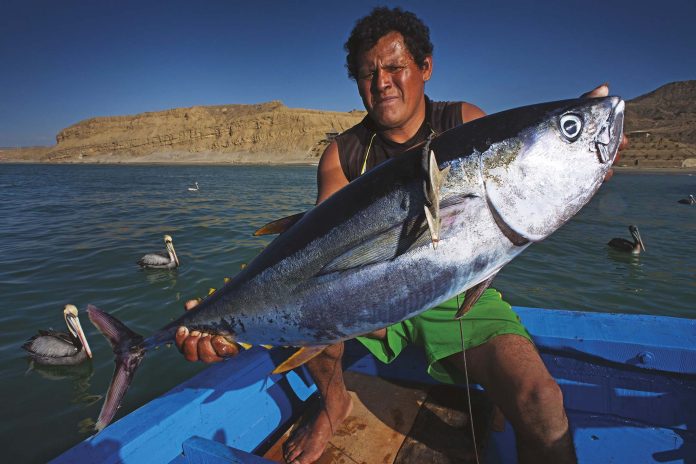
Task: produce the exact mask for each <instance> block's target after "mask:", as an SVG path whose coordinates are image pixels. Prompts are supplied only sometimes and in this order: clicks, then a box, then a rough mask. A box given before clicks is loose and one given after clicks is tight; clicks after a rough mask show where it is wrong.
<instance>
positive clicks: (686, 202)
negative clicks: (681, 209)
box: [679, 195, 696, 205]
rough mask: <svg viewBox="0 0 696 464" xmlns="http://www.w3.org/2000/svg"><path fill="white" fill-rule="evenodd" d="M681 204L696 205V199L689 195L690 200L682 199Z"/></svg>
mask: <svg viewBox="0 0 696 464" xmlns="http://www.w3.org/2000/svg"><path fill="white" fill-rule="evenodd" d="M679 203H681V204H683V205H696V197H694V196H693V195H689V198H682V199H681V200H679Z"/></svg>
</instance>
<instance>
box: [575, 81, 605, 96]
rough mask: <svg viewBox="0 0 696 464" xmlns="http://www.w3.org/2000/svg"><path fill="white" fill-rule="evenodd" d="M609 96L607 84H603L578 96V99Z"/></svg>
mask: <svg viewBox="0 0 696 464" xmlns="http://www.w3.org/2000/svg"><path fill="white" fill-rule="evenodd" d="M607 95H609V84H607V83H604V84H602V85H599V86H597V87H595V88H594V89H592V90H590V91H589V92H586V93H583V94H582V95H580V98H599V97H606V96H607Z"/></svg>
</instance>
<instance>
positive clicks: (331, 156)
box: [176, 8, 609, 464]
mask: <svg viewBox="0 0 696 464" xmlns="http://www.w3.org/2000/svg"><path fill="white" fill-rule="evenodd" d="M345 49H346V51H347V52H348V55H347V57H346V60H347V68H348V74H349V76H350V77H351V78H352V79H353V80H355V82H356V83H357V87H358V92H359V93H360V96H361V98H362V100H363V104H364V105H365V108H366V110H367V113H368V114H367V116H366V117H365V119H364V120H363V121H362V122H360V123H359V124H357V125H356V126H354V127H352V128H351V129H349V130H347V131H345V132H344V133H342V134H340V135H339V136H337V137H336V138H335V139H334V141H332V142H331V144H330V145H329V146H328V147H327V148H326V150H325V151H324V153H323V155H322V157H321V160H320V162H319V167H318V175H317V182H318V195H317V203H321V202H322V201H324V200H325V199H327V198H328V197H329V196H331V195H332V194H334V193H335V192H337V191H338V190H340V189H341V188H343V187H344V186H346V185H347V184H348V183H349V182H351V181H352V180H354V179H356V178H357V177H359V176H360V175H361V174H363V173H364V172H365V171H367V170H369V169H372V168H373V167H375V166H376V165H378V164H379V163H381V162H383V161H385V160H387V159H389V158H391V157H394V156H398V155H399V154H401V153H403V152H405V151H406V150H408V149H409V148H411V147H413V146H414V145H417V144H419V143H422V142H425V141H426V140H427V139H428V138H429V137H431V136H434V135H437V134H439V133H441V132H443V131H446V130H447V129H450V128H452V127H455V126H457V125H460V124H462V123H466V122H469V121H472V120H474V119H477V118H480V117H482V116H484V115H485V114H484V112H483V111H482V110H481V109H480V108H478V107H477V106H475V105H473V104H471V103H465V102H435V101H431V100H430V99H429V98H428V97H427V96H426V95H425V83H426V82H427V81H428V80H429V79H430V77H431V75H432V72H433V57H432V53H433V45H432V43H431V42H430V36H429V29H428V27H427V26H426V25H425V24H424V23H423V22H422V21H421V20H420V19H419V18H417V17H416V16H415V15H414V14H413V13H410V12H406V11H402V10H401V9H399V8H394V9H389V8H375V9H374V10H373V11H372V12H371V14H370V15H368V16H366V17H364V18H362V19H360V20H359V21H358V22H357V23H356V26H355V28H354V29H353V31H352V33H351V35H350V37H349V39H348V41H347V42H346V44H345ZM608 91H609V89H608V87H607V86H606V85H602V86H600V87H598V88H596V89H594V90H593V91H592V92H589V93H588V94H586V95H585V96H587V97H600V96H606V95H607V94H608ZM462 298H463V297H461V296H460V297H458V298H454V299H452V300H450V301H447V302H444V303H442V304H441V305H440V306H437V307H435V308H432V309H430V310H428V311H425V312H423V313H421V314H420V315H418V316H416V317H414V318H412V319H409V320H406V321H403V322H400V323H398V324H395V325H393V326H390V327H387V328H384V329H381V330H378V331H376V332H374V333H371V334H368V335H366V336H364V337H358V340H359V341H360V342H361V343H362V344H363V345H365V347H366V348H367V349H368V350H369V351H370V352H371V353H372V354H373V355H374V356H375V357H376V358H378V359H379V360H380V361H383V362H387V363H388V362H391V361H392V360H394V359H395V358H396V357H397V356H398V355H399V353H400V352H401V351H402V349H403V348H404V347H405V346H406V345H408V344H411V343H415V344H418V345H421V346H423V348H424V349H425V352H426V356H427V359H428V373H429V374H430V375H431V376H432V377H433V378H435V379H436V380H438V381H441V382H445V383H462V382H464V378H465V376H464V372H465V364H464V362H465V361H464V357H463V356H462V346H464V348H465V354H466V369H467V370H468V375H469V378H470V379H471V380H472V381H474V382H476V383H478V384H480V385H481V386H483V388H484V389H485V391H486V392H487V394H488V395H489V397H490V398H491V400H492V401H493V402H494V403H495V404H496V405H498V407H499V408H500V409H501V410H502V412H503V414H504V415H505V417H506V418H507V419H508V420H509V421H510V422H511V423H512V426H513V428H514V430H515V434H516V437H517V449H518V458H519V461H520V462H553V463H566V462H576V457H575V450H574V447H573V442H572V437H571V434H570V431H569V427H568V419H567V417H566V414H565V410H564V408H563V397H562V394H561V390H560V388H559V386H558V384H557V383H556V382H555V380H554V379H553V377H551V375H550V374H549V372H548V370H547V369H546V366H545V365H544V363H543V362H542V360H541V358H540V356H539V353H538V352H537V350H536V349H535V347H534V345H533V344H532V342H531V339H530V337H529V334H528V333H527V331H526V330H525V328H524V327H523V326H522V324H521V323H520V320H519V318H518V316H517V315H516V314H515V313H514V312H513V311H512V309H511V307H510V305H509V304H508V303H507V302H505V301H504V300H503V299H502V296H501V294H500V293H499V292H497V291H496V290H494V289H488V290H486V291H485V292H484V293H483V295H482V296H481V298H480V299H479V300H478V302H477V303H476V304H475V305H474V306H473V308H472V309H471V310H470V311H469V312H468V313H467V314H466V315H465V316H464V318H463V320H462V321H463V328H464V331H465V336H464V340H463V341H462V337H461V332H460V324H459V322H458V321H457V320H455V318H454V316H455V313H456V312H457V309H458V308H459V303H460V302H461V301H462ZM195 305H196V301H195V300H191V301H188V302H187V303H186V309H191V308H192V307H194V306H195ZM176 344H177V346H178V347H179V349H180V350H182V352H183V353H184V356H185V357H186V359H187V360H189V361H197V360H201V361H204V362H215V361H219V360H221V359H222V357H224V356H229V355H233V354H236V353H237V351H238V349H237V347H236V346H235V345H234V344H231V343H229V342H227V341H226V340H225V339H224V338H223V337H220V336H214V337H211V336H209V335H207V334H201V333H200V332H197V331H193V332H191V333H189V331H188V329H186V328H185V327H181V328H179V331H178V332H177V335H176ZM343 349H344V347H343V343H339V344H336V345H332V346H330V347H328V348H326V349H325V350H324V351H323V352H322V353H321V354H320V355H319V356H317V357H315V358H313V359H312V360H310V361H309V362H308V363H307V367H308V369H309V372H310V374H311V375H312V378H313V379H314V381H315V383H316V385H317V387H318V389H319V393H320V395H321V406H322V407H321V410H320V412H319V413H318V414H317V416H316V417H315V418H314V419H313V421H311V422H310V423H309V424H308V425H306V426H305V427H304V428H301V429H299V430H297V431H296V433H295V434H294V435H293V436H292V437H291V438H290V439H289V440H288V441H287V442H286V444H285V448H284V457H285V460H286V462H288V463H290V464H310V463H312V462H315V461H316V460H317V459H318V458H319V457H320V456H321V454H322V453H323V451H324V449H325V448H326V446H327V444H328V442H329V440H330V439H331V437H332V435H333V434H334V433H335V431H336V430H338V428H339V427H340V425H341V423H342V422H343V421H344V420H345V419H346V417H348V415H349V414H350V412H351V409H352V400H351V397H350V395H349V394H348V391H347V390H346V387H345V384H344V382H343V371H342V364H341V358H342V355H343Z"/></svg>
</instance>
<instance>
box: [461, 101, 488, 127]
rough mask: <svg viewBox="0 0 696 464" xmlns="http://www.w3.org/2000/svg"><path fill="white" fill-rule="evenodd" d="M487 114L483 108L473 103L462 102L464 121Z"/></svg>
mask: <svg viewBox="0 0 696 464" xmlns="http://www.w3.org/2000/svg"><path fill="white" fill-rule="evenodd" d="M485 115H486V113H484V112H483V110H482V109H481V108H479V107H478V106H476V105H472V104H471V103H466V102H462V122H464V123H467V122H469V121H473V120H474V119H478V118H482V117H484V116H485Z"/></svg>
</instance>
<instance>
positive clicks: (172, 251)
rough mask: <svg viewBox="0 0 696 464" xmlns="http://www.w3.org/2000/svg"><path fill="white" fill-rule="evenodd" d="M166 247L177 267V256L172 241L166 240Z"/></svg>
mask: <svg viewBox="0 0 696 464" xmlns="http://www.w3.org/2000/svg"><path fill="white" fill-rule="evenodd" d="M167 249H168V250H169V253H171V255H172V256H173V257H174V262H175V263H176V265H177V267H178V266H179V257H178V256H177V255H176V251H175V250H174V244H173V243H172V242H167Z"/></svg>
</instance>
